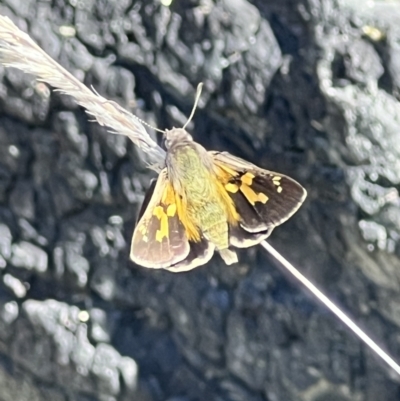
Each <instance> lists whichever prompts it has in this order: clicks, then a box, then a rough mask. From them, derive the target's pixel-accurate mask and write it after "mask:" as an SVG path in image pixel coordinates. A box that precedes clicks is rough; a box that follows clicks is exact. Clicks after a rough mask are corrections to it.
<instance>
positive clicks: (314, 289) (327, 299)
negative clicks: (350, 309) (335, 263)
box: [261, 241, 400, 375]
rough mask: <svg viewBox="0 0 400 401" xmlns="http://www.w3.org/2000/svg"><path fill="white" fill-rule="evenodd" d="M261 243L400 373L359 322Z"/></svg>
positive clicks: (264, 245)
mask: <svg viewBox="0 0 400 401" xmlns="http://www.w3.org/2000/svg"><path fill="white" fill-rule="evenodd" d="M261 245H262V246H263V247H264V248H265V249H266V250H267V251H268V252H269V253H270V254H271V255H272V256H273V257H274V258H275V259H276V260H278V261H279V262H280V263H282V265H283V266H284V267H285V268H286V269H287V270H288V271H289V272H290V273H292V274H293V276H294V277H296V278H297V280H299V281H300V282H301V283H303V284H304V285H305V286H306V287H307V288H308V289H309V290H310V291H311V292H312V293H313V294H314V295H315V296H316V297H317V298H318V299H319V300H320V301H321V302H322V303H323V304H324V305H325V306H327V307H328V308H329V309H330V310H331V311H332V312H333V313H334V314H335V315H336V316H337V317H338V318H339V319H340V320H341V321H342V322H343V323H344V324H346V325H347V326H348V327H349V328H350V329H351V330H352V331H353V332H354V333H355V334H356V335H357V336H358V337H359V338H360V339H361V340H362V341H364V342H365V344H367V345H368V347H370V348H371V349H372V350H373V351H374V352H375V353H376V354H377V355H378V356H379V357H380V358H382V359H383V360H384V361H385V362H386V363H387V364H388V365H389V366H390V367H391V368H392V369H393V370H394V371H395V372H396V373H397V374H399V375H400V366H399V365H398V364H397V363H396V362H395V361H394V359H393V358H391V357H390V356H389V355H388V354H387V353H386V352H385V351H384V350H383V349H382V348H381V347H380V346H379V345H378V344H377V343H376V342H375V341H373V340H372V339H371V337H369V336H368V335H367V334H366V333H365V332H364V331H363V330H361V328H360V327H359V326H357V324H355V323H354V322H353V321H352V320H351V319H350V318H349V317H348V316H347V315H346V314H345V313H344V312H343V311H342V310H341V309H339V308H338V307H337V306H336V305H335V304H334V303H333V302H332V301H331V300H330V299H329V298H328V297H327V296H325V295H324V294H323V293H322V292H321V291H320V290H319V289H318V288H317V287H316V286H315V285H314V284H313V283H311V282H310V280H308V279H307V278H306V277H304V276H303V275H302V274H301V273H300V272H299V271H298V270H297V269H296V268H295V267H294V266H293V265H292V264H291V263H289V262H288V261H287V260H286V259H285V258H284V257H283V256H282V255H281V254H280V253H279V252H278V251H277V250H276V249H274V248H273V247H272V246H271V245H270V244H269V243H268V242H266V241H263V242H261Z"/></svg>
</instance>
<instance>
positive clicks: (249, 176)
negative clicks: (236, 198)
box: [240, 172, 255, 185]
mask: <svg viewBox="0 0 400 401" xmlns="http://www.w3.org/2000/svg"><path fill="white" fill-rule="evenodd" d="M254 177H255V175H254V174H252V173H250V172H247V173H246V174H244V175H243V176H242V177H240V181H242V182H243V184H246V185H251V184H252V183H253V178H254Z"/></svg>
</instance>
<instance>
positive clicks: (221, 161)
mask: <svg viewBox="0 0 400 401" xmlns="http://www.w3.org/2000/svg"><path fill="white" fill-rule="evenodd" d="M210 153H211V154H212V155H213V158H214V162H215V164H216V165H217V166H218V167H219V168H220V169H221V170H222V172H223V173H224V180H225V189H226V190H227V192H228V193H229V194H230V196H231V198H232V199H233V201H234V203H235V207H236V210H237V212H238V213H239V215H240V218H241V220H240V227H241V228H243V229H244V230H245V231H247V232H249V233H254V234H258V233H262V234H263V235H261V236H260V235H255V236H253V238H251V237H250V239H251V240H254V241H255V242H251V241H250V242H249V241H245V240H246V238H241V239H240V241H239V238H237V241H235V240H233V241H231V242H232V245H234V246H240V247H245V246H251V245H254V243H258V242H260V241H262V240H263V239H265V238H266V237H268V235H269V234H270V233H271V232H272V229H273V228H274V227H276V226H277V225H279V224H282V223H283V222H285V221H286V220H287V219H289V218H290V217H291V216H292V215H293V214H294V213H295V212H296V211H297V209H298V208H299V207H300V205H301V204H302V203H303V201H304V199H305V197H306V191H305V189H304V188H303V187H302V186H301V185H300V184H299V183H297V182H296V181H295V180H293V179H291V178H290V177H287V176H285V175H283V174H279V173H275V172H272V171H268V170H263V169H261V168H259V167H257V166H255V165H254V164H251V163H249V162H247V161H245V160H243V159H240V158H238V157H235V156H232V155H231V154H229V153H226V152H223V153H218V152H210ZM227 176H228V178H226V177H227ZM240 231H241V230H235V229H234V228H233V229H232V233H233V235H234V237H235V236H238V235H239V234H240ZM242 234H243V233H242ZM240 237H243V235H241V236H240ZM238 241H239V244H237V242H238ZM235 242H236V243H235ZM240 244H241V245H240ZM244 244H248V245H244Z"/></svg>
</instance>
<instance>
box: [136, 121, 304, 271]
mask: <svg viewBox="0 0 400 401" xmlns="http://www.w3.org/2000/svg"><path fill="white" fill-rule="evenodd" d="M165 146H166V149H167V153H166V159H165V163H164V168H163V169H162V171H161V173H160V174H159V176H158V178H157V181H156V182H153V183H152V185H151V187H150V189H149V192H148V194H147V195H146V197H145V201H144V203H143V206H142V209H141V211H140V213H139V219H138V225H137V227H136V229H135V232H134V235H133V239H132V246H131V259H132V260H133V261H134V262H136V263H137V264H139V265H142V266H145V267H149V268H164V269H168V270H170V271H175V272H177V271H185V270H190V269H193V268H194V267H197V266H199V265H201V264H204V263H206V262H207V261H208V260H210V259H211V257H212V255H213V253H214V251H215V250H217V251H219V253H220V255H221V256H222V258H223V259H224V261H225V262H226V263H227V264H231V263H233V262H236V261H237V256H236V253H235V252H234V251H233V250H232V247H239V248H245V247H249V246H252V245H255V244H258V243H260V242H261V241H262V240H263V239H265V238H267V237H268V236H269V235H270V234H271V232H272V230H273V228H274V227H275V226H277V225H279V224H281V223H283V222H284V221H286V220H287V219H288V218H289V217H290V216H291V215H292V214H293V213H295V212H296V210H297V209H298V208H299V207H300V205H301V203H302V202H303V201H304V199H305V196H306V191H305V190H304V188H303V187H302V186H301V185H300V184H298V183H297V182H296V181H294V180H292V179H291V178H289V177H287V176H285V175H282V174H279V173H274V172H271V171H268V170H263V169H261V168H259V167H257V166H255V165H253V164H251V163H249V162H246V161H245V160H243V159H240V158H237V157H235V156H232V155H230V154H229V153H226V152H222V153H221V152H209V151H207V150H206V149H204V148H203V147H202V146H201V145H199V144H198V143H196V142H194V141H193V139H192V137H191V136H190V135H189V134H188V133H187V131H185V130H184V129H182V128H178V129H176V128H174V129H172V130H167V131H166V132H165Z"/></svg>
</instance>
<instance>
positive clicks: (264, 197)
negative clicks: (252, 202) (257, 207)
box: [257, 192, 269, 205]
mask: <svg viewBox="0 0 400 401" xmlns="http://www.w3.org/2000/svg"><path fill="white" fill-rule="evenodd" d="M257 198H258V200H259V201H260V202H261V203H264V205H265V204H266V203H267V202H268V200H269V198H268V196H267V195H265V194H263V193H262V192H260V193H259V194H258V195H257Z"/></svg>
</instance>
